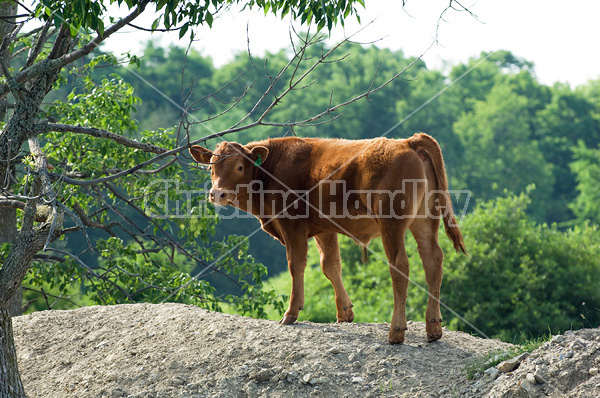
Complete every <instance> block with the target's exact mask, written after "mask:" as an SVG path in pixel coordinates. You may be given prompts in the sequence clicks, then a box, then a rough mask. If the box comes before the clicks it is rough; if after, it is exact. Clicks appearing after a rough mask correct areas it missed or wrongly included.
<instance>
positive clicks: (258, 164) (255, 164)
mask: <svg viewBox="0 0 600 398" xmlns="http://www.w3.org/2000/svg"><path fill="white" fill-rule="evenodd" d="M261 163H262V159H261V158H260V155H258V159H256V162H254V167H258V166H260V165H261Z"/></svg>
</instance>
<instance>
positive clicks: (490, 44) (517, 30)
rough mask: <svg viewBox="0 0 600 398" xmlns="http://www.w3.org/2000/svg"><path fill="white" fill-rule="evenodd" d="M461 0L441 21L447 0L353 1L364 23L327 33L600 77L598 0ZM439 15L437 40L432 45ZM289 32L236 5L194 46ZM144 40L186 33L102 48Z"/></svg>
mask: <svg viewBox="0 0 600 398" xmlns="http://www.w3.org/2000/svg"><path fill="white" fill-rule="evenodd" d="M464 1H465V2H464V3H462V2H461V4H462V5H464V6H465V7H467V8H468V9H469V10H470V11H471V13H472V14H473V15H471V14H470V13H467V12H464V11H463V12H459V11H455V10H448V11H446V12H445V14H444V18H443V20H441V21H440V20H439V16H440V14H441V13H442V11H443V10H444V9H445V8H446V7H447V5H448V3H449V1H448V0H407V1H406V3H407V4H406V6H405V7H404V8H403V7H402V1H400V0H365V6H366V8H364V9H363V8H362V7H361V6H360V5H359V6H357V7H358V12H359V14H360V16H361V22H362V24H360V25H359V24H358V23H357V22H356V20H355V18H354V17H348V19H347V21H346V24H345V28H342V27H341V26H337V27H334V30H333V32H332V34H331V40H332V42H333V41H339V40H342V39H343V38H344V37H345V36H350V35H353V34H356V32H357V31H359V30H360V29H362V30H361V31H360V32H359V33H357V34H356V35H355V36H353V39H354V40H355V41H358V42H361V43H371V42H374V44H375V45H376V46H378V47H381V48H389V49H391V50H402V51H403V52H404V54H405V55H407V56H419V55H422V54H424V56H423V60H424V61H425V63H426V64H427V66H428V67H429V68H430V69H438V70H444V69H447V68H449V67H451V66H452V65H455V64H457V63H462V62H466V61H468V59H469V58H471V57H478V56H479V54H480V53H481V52H482V51H486V52H487V51H495V50H509V51H511V52H512V53H513V54H514V55H516V56H518V57H521V58H524V59H526V60H528V61H532V62H533V63H534V65H535V69H534V70H535V73H536V76H537V77H538V79H539V81H540V82H541V83H543V84H547V85H552V84H554V83H555V82H561V83H568V84H570V85H571V87H575V86H577V85H581V84H585V83H586V82H587V81H588V80H590V79H598V78H600V52H599V51H598V50H597V44H594V43H595V42H597V40H598V39H599V38H600V23H599V22H598V15H600V1H598V0H574V1H570V2H568V3H567V2H564V1H557V0H502V1H499V0H479V1H473V0H464ZM566 4H568V5H566ZM152 20H153V15H147V16H145V19H144V20H143V21H146V23H145V25H149V24H150V22H151V21H152ZM143 21H139V20H137V21H136V23H137V24H142V22H143ZM438 22H439V30H437V35H438V36H437V39H438V43H437V44H435V45H433V46H431V44H432V43H433V41H434V38H435V37H436V29H438ZM296 26H297V28H296V29H298V30H302V28H300V27H299V25H298V24H296ZM289 32H290V20H289V18H284V19H283V20H281V19H279V18H277V17H275V16H273V15H272V14H269V15H267V16H265V15H264V13H263V12H262V11H261V10H258V9H255V10H250V11H243V12H240V10H239V9H235V8H234V9H232V10H230V11H227V12H225V13H223V14H222V15H221V16H220V17H219V18H217V19H215V21H214V24H213V28H212V29H209V28H207V27H206V28H205V27H201V28H199V29H197V31H196V38H197V39H198V40H197V41H196V42H195V43H193V45H192V47H193V48H194V49H196V50H198V51H200V53H201V54H202V55H203V56H210V57H211V58H212V59H213V62H214V64H215V66H220V65H223V64H225V63H227V62H228V61H230V60H231V59H232V58H233V57H234V55H235V54H238V53H239V52H246V51H247V48H248V38H249V41H250V51H251V52H252V53H253V54H254V55H257V56H262V55H264V53H265V51H270V52H276V51H278V50H280V49H283V48H290V34H289ZM247 33H248V34H247ZM148 40H154V41H155V42H157V43H158V44H160V45H165V46H167V45H169V44H171V43H175V44H179V45H182V46H187V44H188V42H187V40H182V41H179V40H178V34H177V33H172V34H165V33H154V34H152V35H151V34H149V33H146V32H141V31H136V30H135V29H133V28H128V29H125V31H124V32H122V33H119V34H118V35H117V37H114V38H111V39H110V40H109V41H108V43H107V46H106V47H104V49H105V50H107V49H110V50H112V51H113V52H114V53H115V54H117V55H118V54H119V53H122V52H124V51H132V52H134V53H136V54H138V55H141V49H142V48H143V45H144V43H145V42H147V41H148Z"/></svg>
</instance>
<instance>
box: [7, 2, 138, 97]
mask: <svg viewBox="0 0 600 398" xmlns="http://www.w3.org/2000/svg"><path fill="white" fill-rule="evenodd" d="M148 3H149V0H144V1H142V2H140V4H139V6H138V7H136V8H135V10H134V11H133V12H132V13H130V14H129V15H127V16H126V17H125V18H123V19H121V20H119V21H118V22H116V23H114V24H113V25H111V26H110V27H108V28H107V29H106V30H105V31H104V34H102V35H98V36H96V37H95V38H94V39H93V40H91V41H89V42H88V43H87V44H85V45H84V46H82V47H81V48H80V49H79V50H75V51H72V52H70V53H68V54H65V55H63V56H59V57H58V58H54V59H52V58H50V57H49V58H46V59H44V60H42V61H40V62H38V63H36V64H34V65H31V66H30V67H28V68H26V69H24V70H22V71H20V72H19V73H17V74H16V75H15V76H14V79H15V80H16V81H17V82H18V83H24V82H26V81H28V80H31V79H33V78H35V77H37V76H39V75H41V74H43V73H47V72H50V71H52V70H58V69H60V68H62V67H64V66H66V65H68V64H70V63H72V62H74V61H76V60H78V59H80V58H82V57H84V56H86V55H87V54H89V53H90V52H92V51H93V50H94V49H95V48H96V47H98V46H99V45H100V43H102V42H103V41H104V40H106V39H108V38H109V37H110V36H111V35H112V34H113V33H115V32H117V31H118V30H119V29H121V28H122V27H123V26H125V25H127V24H128V23H130V22H131V21H133V20H134V19H135V18H137V17H138V16H139V15H140V14H141V13H142V12H143V11H144V9H145V8H146V5H148ZM9 91H10V90H9V87H8V86H7V85H6V84H4V85H1V86H0V98H4V97H5V96H6V95H7V94H8V93H9Z"/></svg>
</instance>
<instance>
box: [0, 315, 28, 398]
mask: <svg viewBox="0 0 600 398" xmlns="http://www.w3.org/2000/svg"><path fill="white" fill-rule="evenodd" d="M21 397H23V398H24V397H25V390H24V389H23V383H22V382H21V376H19V369H18V368H17V353H16V351H15V344H14V340H13V329H12V321H11V317H10V313H9V312H8V309H7V308H3V307H0V398H21Z"/></svg>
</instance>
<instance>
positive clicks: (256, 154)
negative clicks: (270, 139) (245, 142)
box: [250, 146, 269, 166]
mask: <svg viewBox="0 0 600 398" xmlns="http://www.w3.org/2000/svg"><path fill="white" fill-rule="evenodd" d="M267 156H269V149H268V148H267V147H264V146H256V147H254V148H252V150H251V151H250V157H251V158H252V160H253V161H254V165H255V166H260V165H261V164H263V163H264V162H265V160H267Z"/></svg>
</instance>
